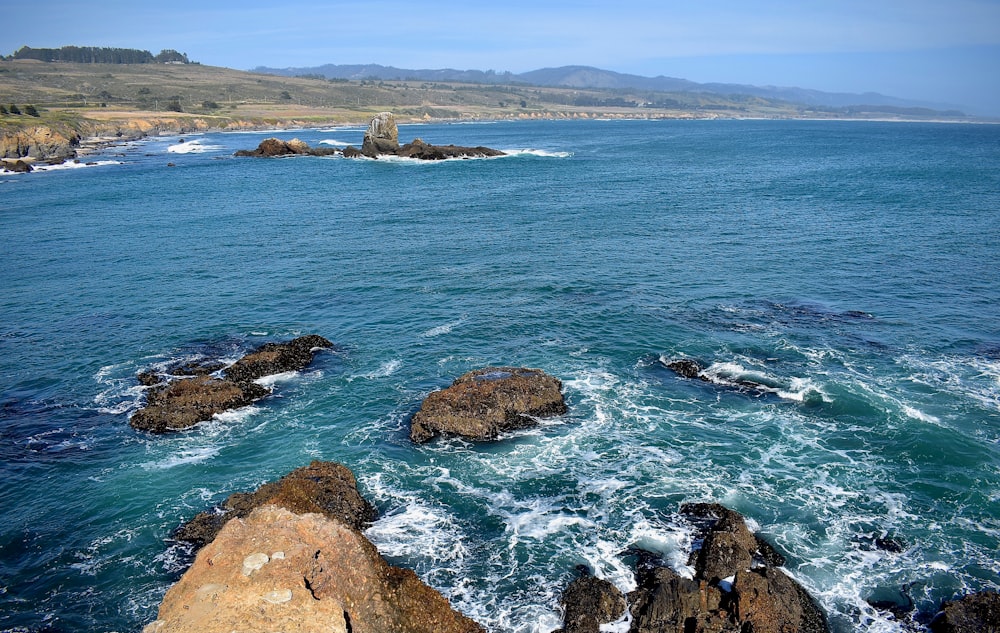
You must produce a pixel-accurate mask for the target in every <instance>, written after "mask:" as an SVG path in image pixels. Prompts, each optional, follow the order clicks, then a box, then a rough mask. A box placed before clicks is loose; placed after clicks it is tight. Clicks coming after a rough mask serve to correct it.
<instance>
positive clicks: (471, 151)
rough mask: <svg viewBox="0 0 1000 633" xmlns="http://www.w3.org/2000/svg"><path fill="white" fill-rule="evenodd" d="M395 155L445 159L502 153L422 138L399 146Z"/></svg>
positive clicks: (480, 147) (484, 148)
mask: <svg viewBox="0 0 1000 633" xmlns="http://www.w3.org/2000/svg"><path fill="white" fill-rule="evenodd" d="M393 153H394V154H395V155H396V156H402V157H404V158H418V159H420V160H445V159H448V158H489V157H492V156H503V155H504V153H503V152H501V151H500V150H498V149H490V148H489V147H483V146H481V145H480V146H478V147H461V146H459V145H431V144H429V143H425V142H424V141H423V140H422V139H419V138H417V139H413V142H411V143H407V144H406V145H403V146H401V147H400V148H399V149H397V150H396V151H395V152H393Z"/></svg>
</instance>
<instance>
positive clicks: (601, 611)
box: [561, 571, 628, 633]
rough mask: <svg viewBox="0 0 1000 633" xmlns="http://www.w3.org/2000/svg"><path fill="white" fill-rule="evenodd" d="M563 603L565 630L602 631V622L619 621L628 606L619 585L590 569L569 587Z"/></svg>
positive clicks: (580, 632) (578, 632)
mask: <svg viewBox="0 0 1000 633" xmlns="http://www.w3.org/2000/svg"><path fill="white" fill-rule="evenodd" d="M561 603H562V607H563V609H564V610H565V615H564V617H563V628H562V629H561V631H562V633H599V631H600V630H601V625H602V624H609V623H611V622H615V621H617V620H618V619H620V618H621V617H622V616H623V615H625V610H626V609H627V607H628V605H627V604H626V603H625V596H624V595H623V594H622V592H621V591H619V590H618V588H617V587H615V586H614V585H612V584H611V583H610V582H608V581H607V580H602V579H600V578H596V577H594V576H592V575H590V573H589V571H588V572H586V573H584V574H583V575H582V576H580V577H579V578H577V579H576V580H574V581H573V582H572V583H571V584H570V586H569V587H567V588H566V591H564V592H563V595H562V600H561Z"/></svg>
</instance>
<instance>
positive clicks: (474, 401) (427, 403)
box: [410, 367, 567, 442]
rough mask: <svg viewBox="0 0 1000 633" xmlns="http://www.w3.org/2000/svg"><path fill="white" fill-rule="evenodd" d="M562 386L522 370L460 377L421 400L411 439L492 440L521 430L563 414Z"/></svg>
mask: <svg viewBox="0 0 1000 633" xmlns="http://www.w3.org/2000/svg"><path fill="white" fill-rule="evenodd" d="M566 410H567V409H566V403H565V401H564V400H563V395H562V382H561V381H560V380H559V379H558V378H554V377H553V376H550V375H548V374H546V373H545V372H543V371H541V370H540V369H526V368H523V367H487V368H485V369H478V370H476V371H471V372H469V373H467V374H463V375H462V376H460V377H458V378H457V379H456V380H455V381H454V382H453V383H452V384H451V386H450V387H448V388H446V389H442V390H440V391H435V392H433V393H431V394H430V395H429V396H427V398H426V399H424V402H423V404H422V405H421V406H420V410H419V411H417V413H416V414H414V416H413V419H412V420H411V422H410V439H412V440H413V441H414V442H426V441H428V440H430V439H431V438H432V437H434V436H435V435H437V434H438V433H450V434H454V435H459V436H462V437H465V438H468V439H471V440H494V439H496V438H497V437H498V436H499V435H500V434H501V433H503V432H506V431H511V430H514V429H519V428H526V427H529V426H533V425H535V424H536V423H537V418H541V417H549V416H555V415H562V414H563V413H566Z"/></svg>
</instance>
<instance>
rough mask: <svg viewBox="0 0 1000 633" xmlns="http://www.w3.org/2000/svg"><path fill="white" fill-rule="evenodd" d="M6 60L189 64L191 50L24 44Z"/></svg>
mask: <svg viewBox="0 0 1000 633" xmlns="http://www.w3.org/2000/svg"><path fill="white" fill-rule="evenodd" d="M5 59H37V60H39V61H43V62H75V63H78V64H168V63H181V64H189V63H191V62H190V61H188V57H187V53H178V52H177V51H175V50H172V49H165V50H162V51H160V54H159V55H153V54H152V53H150V52H149V51H143V50H139V49H135V48H109V47H99V46H63V47H62V48H31V47H30V46H22V47H21V48H20V49H18V50H17V51H15V52H14V54H13V55H10V56H9V57H7V58H5Z"/></svg>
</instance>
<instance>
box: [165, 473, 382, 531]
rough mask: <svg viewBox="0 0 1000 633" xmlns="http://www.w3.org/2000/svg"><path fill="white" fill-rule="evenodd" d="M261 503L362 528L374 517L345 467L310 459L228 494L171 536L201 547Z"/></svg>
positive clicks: (374, 514) (352, 476)
mask: <svg viewBox="0 0 1000 633" xmlns="http://www.w3.org/2000/svg"><path fill="white" fill-rule="evenodd" d="M265 505H275V506H278V507H281V508H285V509H286V510H290V511H292V512H295V513H296V514H308V513H315V514H321V515H323V516H325V517H327V518H330V519H336V520H338V521H340V522H341V523H343V524H344V525H346V526H348V527H350V528H352V529H355V530H362V529H364V528H365V527H367V526H368V525H369V524H370V523H371V522H372V521H374V520H375V518H376V516H377V512H376V510H375V508H374V506H372V505H371V504H370V503H368V501H367V500H365V498H364V497H362V496H361V493H360V492H358V484H357V480H356V479H355V477H354V473H352V472H351V470H350V469H349V468H347V467H346V466H343V465H342V464H338V463H335V462H324V461H314V462H312V463H311V464H309V465H308V466H303V467H302V468H297V469H295V470H293V471H292V472H290V473H288V474H287V475H285V476H284V477H282V478H281V479H279V480H278V481H274V482H269V483H266V484H264V485H262V486H261V487H260V488H258V489H257V490H255V491H254V492H251V493H240V492H238V493H235V494H232V495H230V496H229V497H228V498H227V499H226V500H225V501H224V502H223V503H222V505H221V507H219V508H218V509H216V510H213V511H207V512H201V513H199V514H198V515H196V516H195V517H194V518H193V519H191V520H190V521H188V522H187V523H185V524H184V525H182V526H181V527H180V528H179V529H178V530H177V532H175V534H174V538H176V539H177V540H180V541H186V542H189V543H192V544H194V545H195V546H196V547H204V546H205V545H206V544H208V543H210V542H212V540H213V539H214V538H215V537H216V535H217V534H218V533H219V531H220V530H221V529H222V527H223V526H224V525H225V524H226V523H227V522H229V521H230V520H232V519H236V518H243V517H246V516H248V515H249V514H250V513H251V512H253V511H254V510H255V509H257V508H259V507H261V506H265Z"/></svg>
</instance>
